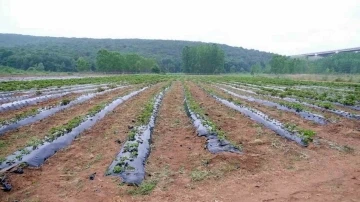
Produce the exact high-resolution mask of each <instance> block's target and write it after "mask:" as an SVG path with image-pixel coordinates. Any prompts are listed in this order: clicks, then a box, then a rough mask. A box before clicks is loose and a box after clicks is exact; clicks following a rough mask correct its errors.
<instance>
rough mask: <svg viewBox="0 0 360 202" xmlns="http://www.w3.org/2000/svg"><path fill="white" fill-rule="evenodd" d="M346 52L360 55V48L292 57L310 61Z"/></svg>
mask: <svg viewBox="0 0 360 202" xmlns="http://www.w3.org/2000/svg"><path fill="white" fill-rule="evenodd" d="M346 52H354V53H359V52H360V47H356V48H346V49H339V50H331V51H322V52H315V53H306V54H301V55H293V56H291V57H294V58H304V57H306V58H308V59H319V58H323V57H327V56H331V55H334V54H337V53H346Z"/></svg>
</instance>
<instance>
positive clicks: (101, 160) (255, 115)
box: [0, 74, 360, 202]
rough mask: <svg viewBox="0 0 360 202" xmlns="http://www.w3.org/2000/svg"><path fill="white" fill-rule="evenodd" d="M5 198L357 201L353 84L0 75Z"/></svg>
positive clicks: (358, 87)
mask: <svg viewBox="0 0 360 202" xmlns="http://www.w3.org/2000/svg"><path fill="white" fill-rule="evenodd" d="M0 91H1V92H0V183H1V184H0V186H1V188H2V191H1V192H0V201H29V202H30V201H359V199H360V192H358V189H359V188H360V155H359V154H360V152H359V151H360V84H359V83H356V82H333V81H331V82H330V81H316V80H301V79H296V80H294V79H287V78H272V77H266V76H237V75H227V76H226V75H225V76H222V75H218V76H190V75H154V74H149V75H121V76H106V77H100V76H96V77H92V78H89V77H85V78H67V79H34V80H32V79H29V80H21V81H16V80H12V81H3V82H0Z"/></svg>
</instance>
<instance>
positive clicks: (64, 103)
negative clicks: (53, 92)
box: [60, 99, 71, 106]
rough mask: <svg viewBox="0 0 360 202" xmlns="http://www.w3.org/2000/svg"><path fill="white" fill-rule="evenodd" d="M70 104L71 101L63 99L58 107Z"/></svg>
mask: <svg viewBox="0 0 360 202" xmlns="http://www.w3.org/2000/svg"><path fill="white" fill-rule="evenodd" d="M70 102H71V100H69V99H63V100H61V102H60V105H61V106H64V105H68V104H69V103H70Z"/></svg>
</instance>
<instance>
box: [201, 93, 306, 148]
mask: <svg viewBox="0 0 360 202" xmlns="http://www.w3.org/2000/svg"><path fill="white" fill-rule="evenodd" d="M203 89H204V90H205V91H206V92H207V93H208V94H210V95H211V96H213V97H214V98H215V99H216V100H217V101H219V102H220V103H222V104H224V105H225V106H228V107H230V108H232V109H234V110H236V111H239V112H240V113H242V114H244V115H246V116H248V117H249V118H250V119H252V120H254V121H256V122H258V123H261V124H263V125H264V126H265V127H267V128H269V129H271V130H273V131H274V132H275V133H277V134H278V135H280V136H283V137H285V138H287V139H290V140H293V141H295V142H297V143H299V144H300V145H302V146H307V145H308V144H309V143H310V139H308V138H306V136H304V135H302V134H301V133H299V132H298V131H291V130H288V129H287V127H286V126H285V125H284V124H282V123H281V122H279V121H278V120H275V119H273V118H270V117H269V116H267V115H266V114H264V113H263V112H261V111H258V110H256V109H254V108H252V107H249V106H247V105H246V104H244V103H242V102H239V101H238V100H237V99H233V98H232V97H224V95H222V94H220V93H218V92H216V91H214V90H212V89H209V88H203Z"/></svg>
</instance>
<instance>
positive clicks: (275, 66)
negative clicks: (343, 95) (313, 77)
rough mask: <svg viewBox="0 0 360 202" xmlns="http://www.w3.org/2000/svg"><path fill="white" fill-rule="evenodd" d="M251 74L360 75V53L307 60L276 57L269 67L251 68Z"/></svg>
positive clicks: (254, 66)
mask: <svg viewBox="0 0 360 202" xmlns="http://www.w3.org/2000/svg"><path fill="white" fill-rule="evenodd" d="M251 73H274V74H299V73H301V74H303V73H307V74H324V73H346V74H358V73H360V53H338V54H334V55H331V56H328V57H324V58H318V59H315V60H314V59H306V58H292V57H288V56H282V55H274V56H273V57H272V59H271V60H270V62H269V64H267V65H264V66H262V65H260V64H259V63H258V64H256V65H253V66H252V67H251Z"/></svg>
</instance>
